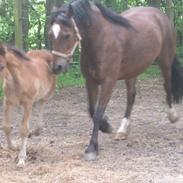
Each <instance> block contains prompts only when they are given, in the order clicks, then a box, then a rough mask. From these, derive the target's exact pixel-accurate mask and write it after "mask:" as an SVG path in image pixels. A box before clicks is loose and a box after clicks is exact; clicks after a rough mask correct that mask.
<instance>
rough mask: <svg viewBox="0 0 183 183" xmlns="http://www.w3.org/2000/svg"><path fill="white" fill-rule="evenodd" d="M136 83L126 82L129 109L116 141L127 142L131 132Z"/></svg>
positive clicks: (132, 80)
mask: <svg viewBox="0 0 183 183" xmlns="http://www.w3.org/2000/svg"><path fill="white" fill-rule="evenodd" d="M135 82H136V79H130V80H125V83H126V87H127V107H126V111H125V115H124V118H123V119H122V121H121V125H120V127H119V129H118V131H117V134H116V136H115V140H119V139H122V140H125V139H126V138H127V137H128V133H129V130H130V115H131V111H132V107H133V104H134V101H135V96H136V88H135Z"/></svg>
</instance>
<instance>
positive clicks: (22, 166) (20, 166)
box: [17, 159, 25, 168]
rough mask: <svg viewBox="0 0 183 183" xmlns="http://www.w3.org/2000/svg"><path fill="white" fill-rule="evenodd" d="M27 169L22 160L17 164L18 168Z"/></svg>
mask: <svg viewBox="0 0 183 183" xmlns="http://www.w3.org/2000/svg"><path fill="white" fill-rule="evenodd" d="M24 167H25V161H24V160H23V159H20V160H19V161H18V163H17V168H24Z"/></svg>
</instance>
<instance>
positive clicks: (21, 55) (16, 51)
mask: <svg viewBox="0 0 183 183" xmlns="http://www.w3.org/2000/svg"><path fill="white" fill-rule="evenodd" d="M8 51H10V52H12V53H13V54H14V55H15V56H16V57H19V58H21V59H23V60H25V61H29V60H30V58H28V57H27V56H26V54H25V53H24V52H23V51H20V50H19V49H17V48H13V47H9V48H8Z"/></svg>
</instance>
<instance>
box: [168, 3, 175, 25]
mask: <svg viewBox="0 0 183 183" xmlns="http://www.w3.org/2000/svg"><path fill="white" fill-rule="evenodd" d="M166 13H167V15H168V17H169V18H170V20H171V22H172V23H174V12H173V2H172V0H166Z"/></svg>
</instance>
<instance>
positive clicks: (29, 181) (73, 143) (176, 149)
mask: <svg viewBox="0 0 183 183" xmlns="http://www.w3.org/2000/svg"><path fill="white" fill-rule="evenodd" d="M137 92H138V93H137V97H136V103H135V106H134V110H133V113H132V118H131V120H132V125H131V132H130V135H129V138H128V140H125V141H115V140H114V135H115V132H116V130H117V128H118V127H119V125H120V121H121V118H122V116H123V113H124V111H125V106H126V90H125V86H124V83H123V82H121V83H118V84H117V86H116V88H115V89H114V92H113V96H112V99H111V101H110V103H109V105H108V108H107V111H106V114H107V115H108V117H109V119H110V123H111V125H112V126H113V128H114V133H113V134H111V135H106V134H102V133H100V135H99V136H100V137H99V144H100V154H99V156H98V159H97V160H96V161H93V162H86V161H85V160H84V158H83V153H84V150H85V148H86V145H87V144H88V142H89V137H90V133H91V129H92V121H91V120H90V118H89V117H88V113H87V100H86V92H85V88H66V89H63V90H61V91H60V92H56V94H55V96H54V97H53V99H51V100H50V101H49V102H48V104H47V106H46V110H45V113H44V119H45V120H44V122H45V128H44V130H43V132H42V134H41V135H40V136H38V137H32V138H31V139H29V143H28V158H27V162H26V166H25V168H24V169H17V168H16V165H15V159H16V156H17V152H13V151H11V150H8V149H7V147H6V141H5V138H4V133H3V132H2V130H1V131H0V137H1V138H0V183H183V113H182V111H183V108H182V105H183V104H182V105H181V104H180V105H176V106H175V107H176V109H177V112H178V113H179V115H180V120H179V122H177V123H176V124H171V123H170V122H169V121H168V119H167V117H166V110H167V109H166V105H165V93H164V90H163V87H162V81H161V80H159V79H151V80H147V81H140V82H138V84H137ZM2 111H3V108H2V103H1V104H0V120H2ZM37 113H38V111H36V108H35V111H34V112H33V116H32V120H31V126H33V124H34V123H36V120H37V119H38V118H37ZM20 120H21V111H20V110H19V109H17V110H15V114H14V118H13V122H14V123H13V135H14V137H15V139H14V141H15V142H16V143H17V144H19V143H20V139H19V136H18V127H19V124H20Z"/></svg>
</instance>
